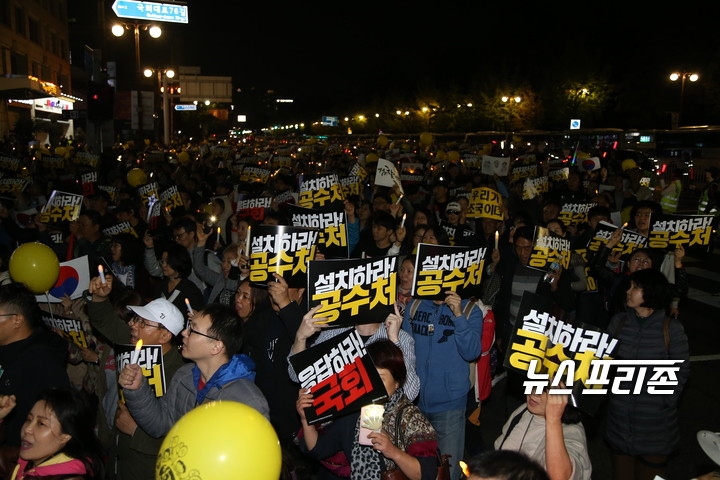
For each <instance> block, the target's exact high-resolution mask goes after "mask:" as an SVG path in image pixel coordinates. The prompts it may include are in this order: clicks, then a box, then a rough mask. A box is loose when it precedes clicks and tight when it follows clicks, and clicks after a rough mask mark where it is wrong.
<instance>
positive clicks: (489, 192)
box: [466, 187, 503, 220]
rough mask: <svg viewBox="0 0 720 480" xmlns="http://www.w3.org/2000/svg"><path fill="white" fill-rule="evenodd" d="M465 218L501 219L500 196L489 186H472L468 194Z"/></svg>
mask: <svg viewBox="0 0 720 480" xmlns="http://www.w3.org/2000/svg"><path fill="white" fill-rule="evenodd" d="M469 200H470V202H469V204H468V211H467V214H466V216H467V218H492V219H495V220H502V219H503V213H502V197H501V196H500V193H498V191H497V190H495V189H492V188H489V187H479V188H473V189H472V193H471V194H470V199H469Z"/></svg>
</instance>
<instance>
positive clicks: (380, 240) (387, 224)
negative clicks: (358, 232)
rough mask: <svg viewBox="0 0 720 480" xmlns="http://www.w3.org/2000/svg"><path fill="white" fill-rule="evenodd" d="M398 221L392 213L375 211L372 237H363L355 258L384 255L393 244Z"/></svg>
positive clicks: (354, 252)
mask: <svg viewBox="0 0 720 480" xmlns="http://www.w3.org/2000/svg"><path fill="white" fill-rule="evenodd" d="M396 227H397V223H396V220H395V217H393V216H392V215H391V214H390V213H388V212H384V211H380V212H375V214H374V215H373V217H372V237H371V238H370V239H367V238H361V239H360V242H359V243H358V245H357V247H355V250H354V251H353V254H352V257H354V258H368V257H383V256H385V255H387V254H388V250H390V247H391V246H392V244H393V235H394V234H395V228H396Z"/></svg>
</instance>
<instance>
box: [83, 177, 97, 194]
mask: <svg viewBox="0 0 720 480" xmlns="http://www.w3.org/2000/svg"><path fill="white" fill-rule="evenodd" d="M97 181H98V174H97V172H96V171H92V172H87V173H83V174H81V175H80V185H81V186H82V191H83V195H85V196H86V197H89V196H90V195H93V194H94V193H95V187H96V184H97Z"/></svg>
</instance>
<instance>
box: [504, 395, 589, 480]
mask: <svg viewBox="0 0 720 480" xmlns="http://www.w3.org/2000/svg"><path fill="white" fill-rule="evenodd" d="M563 387H564V386H563V385H562V384H561V388H563ZM580 420H581V414H580V411H579V410H577V409H576V408H575V407H573V406H571V405H568V395H565V394H559V393H553V392H552V391H548V390H547V388H546V389H544V390H543V392H542V393H540V394H538V393H537V392H534V393H532V394H530V395H527V396H526V403H525V405H521V406H520V407H518V408H517V409H516V410H515V411H514V412H513V413H512V414H511V415H510V418H509V420H508V421H507V422H506V423H505V425H504V426H503V428H502V433H501V435H500V436H499V437H498V438H497V440H495V448H496V449H497V450H512V451H516V452H520V453H523V454H525V455H527V456H528V457H529V458H530V459H532V460H535V461H536V462H538V463H539V464H540V465H542V466H543V468H545V469H546V470H547V473H548V476H549V477H550V480H571V479H572V480H590V478H591V474H592V463H591V462H590V456H589V455H588V448H587V439H586V437H585V428H584V427H583V425H582V423H581V422H580Z"/></svg>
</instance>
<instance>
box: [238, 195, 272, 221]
mask: <svg viewBox="0 0 720 480" xmlns="http://www.w3.org/2000/svg"><path fill="white" fill-rule="evenodd" d="M272 201H273V199H272V197H260V198H244V199H242V200H238V202H237V207H236V211H237V213H238V215H239V216H241V217H250V218H252V219H253V220H255V221H262V220H265V211H266V210H265V209H267V208H270V207H271V206H272Z"/></svg>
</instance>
